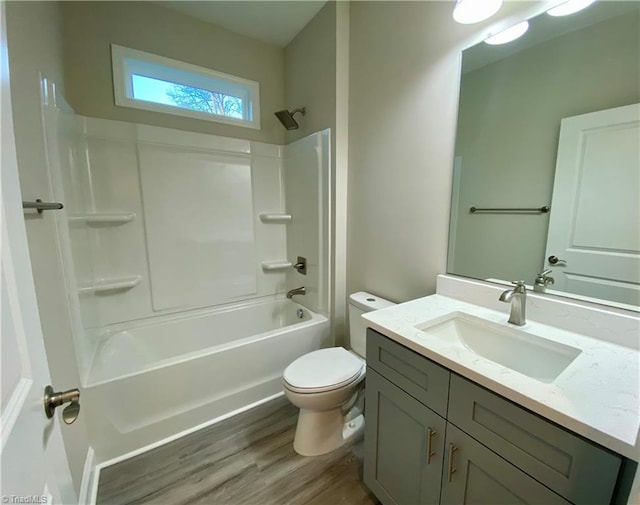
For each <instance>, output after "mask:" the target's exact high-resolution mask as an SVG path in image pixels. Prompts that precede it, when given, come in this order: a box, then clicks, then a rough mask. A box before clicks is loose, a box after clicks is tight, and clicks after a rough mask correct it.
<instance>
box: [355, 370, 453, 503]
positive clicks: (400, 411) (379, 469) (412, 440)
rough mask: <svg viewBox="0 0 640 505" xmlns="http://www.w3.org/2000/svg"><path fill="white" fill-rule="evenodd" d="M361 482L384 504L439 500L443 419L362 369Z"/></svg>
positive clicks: (443, 430)
mask: <svg viewBox="0 0 640 505" xmlns="http://www.w3.org/2000/svg"><path fill="white" fill-rule="evenodd" d="M365 399H366V404H365V408H366V423H365V439H364V445H365V460H364V482H365V484H366V485H367V486H368V487H369V489H370V490H371V491H372V492H373V493H374V494H375V495H376V497H377V498H378V499H379V500H380V501H381V502H382V503H383V504H384V505H418V504H425V505H426V504H437V503H438V502H439V500H440V479H441V475H442V462H443V449H444V435H445V427H446V422H445V420H444V419H442V418H441V417H440V416H439V415H438V414H436V413H435V412H433V411H432V410H431V409H429V408H428V407H425V406H424V405H423V404H422V403H420V402H419V401H418V400H416V399H415V398H413V397H412V396H410V395H408V394H407V393H405V392H404V391H402V390H401V389H400V388H398V387H397V386H395V385H394V384H392V383H391V382H389V381H387V380H386V379H385V378H383V377H382V376H381V375H378V374H377V373H376V372H375V371H373V370H372V369H370V368H368V369H367V386H366V390H365Z"/></svg>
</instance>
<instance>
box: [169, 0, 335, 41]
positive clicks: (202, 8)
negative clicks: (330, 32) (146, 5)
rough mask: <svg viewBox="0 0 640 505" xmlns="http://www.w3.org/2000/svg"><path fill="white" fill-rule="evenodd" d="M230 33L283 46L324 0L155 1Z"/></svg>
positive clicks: (309, 19) (322, 4)
mask: <svg viewBox="0 0 640 505" xmlns="http://www.w3.org/2000/svg"><path fill="white" fill-rule="evenodd" d="M157 3H159V4H161V5H164V6H165V7H168V8H170V9H173V10H176V11H178V12H181V13H183V14H187V15H189V16H192V17H195V18H198V19H201V20H203V21H207V22H209V23H213V24H216V25H219V26H222V27H224V28H226V29H228V30H231V31H232V32H236V33H239V34H241V35H246V36H248V37H252V38H254V39H258V40H261V41H263V42H267V43H269V44H274V45H276V46H278V47H284V46H286V45H287V44H288V43H289V42H291V41H292V40H293V38H294V37H295V36H296V35H297V34H298V32H300V30H302V29H303V28H304V27H305V26H306V24H307V23H308V22H309V21H311V19H312V18H313V17H314V16H315V15H316V14H317V13H318V11H319V10H320V9H321V8H322V7H323V6H324V4H325V3H326V0H321V1H319V0H296V1H270V0H257V1H244V0H235V1H195V2H194V1H188V0H183V1H181V0H177V1H176V0H172V1H159V2H157Z"/></svg>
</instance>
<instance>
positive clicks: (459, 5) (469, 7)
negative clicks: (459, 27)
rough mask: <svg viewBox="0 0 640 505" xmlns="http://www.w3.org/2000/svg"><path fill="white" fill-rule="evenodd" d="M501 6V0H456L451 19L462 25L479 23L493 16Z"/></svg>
mask: <svg viewBox="0 0 640 505" xmlns="http://www.w3.org/2000/svg"><path fill="white" fill-rule="evenodd" d="M501 6H502V0H458V1H457V2H456V6H455V7H454V8H453V19H455V20H456V21H457V22H458V23H461V24H463V25H470V24H473V23H479V22H480V21H484V20H485V19H489V18H490V17H491V16H493V15H494V14H495V13H496V12H498V10H499V9H500V7H501Z"/></svg>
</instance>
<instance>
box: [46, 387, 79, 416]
mask: <svg viewBox="0 0 640 505" xmlns="http://www.w3.org/2000/svg"><path fill="white" fill-rule="evenodd" d="M65 403H68V404H69V405H67V406H66V407H65V408H64V410H63V411H62V420H63V421H64V422H65V424H72V423H73V422H74V421H75V420H76V419H78V414H79V413H80V390H78V389H70V390H69V391H60V392H55V391H54V390H53V388H52V387H51V386H47V387H46V388H44V413H45V414H46V416H47V419H51V418H52V417H53V414H54V412H55V410H56V408H58V407H59V406H60V405H64V404H65Z"/></svg>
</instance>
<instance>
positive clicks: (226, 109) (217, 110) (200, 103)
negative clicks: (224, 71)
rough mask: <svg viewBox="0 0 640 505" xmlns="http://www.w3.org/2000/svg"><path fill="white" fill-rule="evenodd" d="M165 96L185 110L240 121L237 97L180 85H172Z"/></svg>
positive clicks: (240, 103) (240, 104)
mask: <svg viewBox="0 0 640 505" xmlns="http://www.w3.org/2000/svg"><path fill="white" fill-rule="evenodd" d="M167 96H168V97H169V98H171V99H172V100H173V101H174V103H175V104H176V105H177V106H179V107H184V108H185V109H191V110H199V111H201V112H208V113H210V114H218V115H220V116H227V117H235V118H238V119H242V117H243V115H242V99H241V98H239V97H237V96H230V95H225V94H223V93H216V92H213V91H207V90H206V89H198V88H192V87H191V86H184V85H182V84H174V85H173V86H171V88H170V89H169V90H168V91H167Z"/></svg>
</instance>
